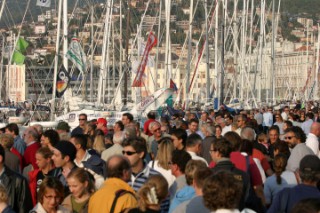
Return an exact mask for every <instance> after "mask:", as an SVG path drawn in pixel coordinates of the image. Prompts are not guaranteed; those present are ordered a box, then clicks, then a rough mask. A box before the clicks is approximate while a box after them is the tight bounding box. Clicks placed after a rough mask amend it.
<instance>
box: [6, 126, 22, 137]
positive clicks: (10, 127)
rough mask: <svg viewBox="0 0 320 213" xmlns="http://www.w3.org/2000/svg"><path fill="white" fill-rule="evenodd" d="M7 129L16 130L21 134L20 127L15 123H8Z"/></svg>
mask: <svg viewBox="0 0 320 213" xmlns="http://www.w3.org/2000/svg"><path fill="white" fill-rule="evenodd" d="M6 129H8V130H9V131H10V132H14V134H15V135H19V127H18V125H17V124H15V123H10V124H8V125H7V126H6Z"/></svg>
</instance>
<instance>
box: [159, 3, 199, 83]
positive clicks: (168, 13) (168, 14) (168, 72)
mask: <svg viewBox="0 0 320 213" xmlns="http://www.w3.org/2000/svg"><path fill="white" fill-rule="evenodd" d="M191 1H192V2H193V0H191ZM165 10H166V54H165V55H166V60H165V63H166V81H165V85H164V87H166V88H167V87H168V79H169V78H170V77H171V41H170V17H171V0H166V9H165ZM190 14H191V12H190Z"/></svg>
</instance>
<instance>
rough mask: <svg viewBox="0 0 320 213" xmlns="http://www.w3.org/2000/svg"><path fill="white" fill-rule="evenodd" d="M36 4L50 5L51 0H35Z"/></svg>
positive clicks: (41, 5)
mask: <svg viewBox="0 0 320 213" xmlns="http://www.w3.org/2000/svg"><path fill="white" fill-rule="evenodd" d="M37 6H40V7H50V6H51V0H37Z"/></svg>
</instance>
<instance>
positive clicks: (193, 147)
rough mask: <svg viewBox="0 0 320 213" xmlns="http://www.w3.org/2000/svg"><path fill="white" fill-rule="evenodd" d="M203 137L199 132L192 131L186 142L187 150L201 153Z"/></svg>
mask: <svg viewBox="0 0 320 213" xmlns="http://www.w3.org/2000/svg"><path fill="white" fill-rule="evenodd" d="M201 142H202V138H201V136H200V135H198V134H197V133H192V134H190V135H189V136H188V138H187V142H186V150H187V151H191V152H194V153H196V154H199V153H200V151H201Z"/></svg>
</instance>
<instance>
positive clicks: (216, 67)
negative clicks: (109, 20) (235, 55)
mask: <svg viewBox="0 0 320 213" xmlns="http://www.w3.org/2000/svg"><path fill="white" fill-rule="evenodd" d="M219 6H220V0H218V1H217V6H216V8H217V12H216V13H215V14H216V17H215V35H214V50H215V51H214V69H215V73H216V75H215V77H216V79H215V86H216V87H215V89H216V91H215V93H214V94H215V98H218V96H219V76H220V75H219V72H218V38H219V21H218V20H219Z"/></svg>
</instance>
